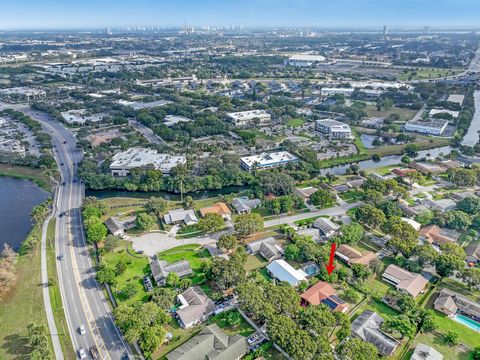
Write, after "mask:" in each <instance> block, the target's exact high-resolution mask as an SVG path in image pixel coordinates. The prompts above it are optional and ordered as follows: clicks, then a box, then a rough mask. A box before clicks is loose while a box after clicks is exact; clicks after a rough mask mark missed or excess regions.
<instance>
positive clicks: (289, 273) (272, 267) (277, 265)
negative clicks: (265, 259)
mask: <svg viewBox="0 0 480 360" xmlns="http://www.w3.org/2000/svg"><path fill="white" fill-rule="evenodd" d="M267 270H268V272H269V273H270V274H271V275H272V276H273V277H274V278H276V279H278V280H280V281H286V282H288V283H289V284H290V285H292V286H297V285H298V283H299V282H300V281H304V280H307V274H306V273H305V271H303V270H296V269H294V268H293V267H292V266H291V265H290V264H289V263H287V262H286V261H285V260H274V261H272V262H271V263H270V264H269V265H268V266H267Z"/></svg>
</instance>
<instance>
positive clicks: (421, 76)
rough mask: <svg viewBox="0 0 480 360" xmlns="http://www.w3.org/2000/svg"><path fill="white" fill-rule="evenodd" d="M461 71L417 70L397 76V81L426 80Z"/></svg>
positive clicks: (460, 70)
mask: <svg viewBox="0 0 480 360" xmlns="http://www.w3.org/2000/svg"><path fill="white" fill-rule="evenodd" d="M462 71H463V70H462V69H440V68H417V69H412V70H408V71H406V72H403V73H401V74H400V75H398V76H397V80H426V79H435V78H439V77H444V76H451V75H455V74H459V73H461V72H462Z"/></svg>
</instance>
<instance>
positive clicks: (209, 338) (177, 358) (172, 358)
mask: <svg viewBox="0 0 480 360" xmlns="http://www.w3.org/2000/svg"><path fill="white" fill-rule="evenodd" d="M247 351H248V346H247V341H246V339H245V338H244V337H243V336H241V335H238V334H234V335H227V334H226V333H224V332H223V330H222V329H220V328H219V327H218V325H216V324H211V325H208V326H207V327H206V328H205V329H203V330H202V331H200V332H199V333H198V334H197V335H195V336H194V337H193V338H191V339H190V340H188V341H187V342H185V343H184V344H182V345H180V346H179V347H177V348H176V349H175V350H173V351H171V352H170V353H168V354H167V356H166V358H167V360H227V359H228V360H238V359H241V358H242V357H243V356H244V355H245V354H246V353H247Z"/></svg>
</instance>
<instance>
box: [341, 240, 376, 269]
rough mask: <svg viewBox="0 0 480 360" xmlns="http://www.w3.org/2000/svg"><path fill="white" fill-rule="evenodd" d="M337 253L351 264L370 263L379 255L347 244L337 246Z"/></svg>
mask: <svg viewBox="0 0 480 360" xmlns="http://www.w3.org/2000/svg"><path fill="white" fill-rule="evenodd" d="M335 255H336V256H337V257H338V258H340V259H341V260H343V261H345V262H346V263H347V264H349V265H351V264H362V265H368V264H370V262H371V261H372V260H374V259H376V258H377V256H376V255H375V254H374V253H373V252H371V251H366V252H364V253H362V252H361V251H360V250H357V249H355V248H354V247H352V246H349V245H345V244H342V245H340V246H339V247H338V248H337V251H335Z"/></svg>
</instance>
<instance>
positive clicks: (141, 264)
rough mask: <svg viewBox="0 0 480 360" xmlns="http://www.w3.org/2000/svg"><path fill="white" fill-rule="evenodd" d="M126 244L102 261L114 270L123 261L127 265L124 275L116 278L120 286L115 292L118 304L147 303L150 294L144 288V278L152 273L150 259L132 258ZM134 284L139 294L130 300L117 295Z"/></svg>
mask: <svg viewBox="0 0 480 360" xmlns="http://www.w3.org/2000/svg"><path fill="white" fill-rule="evenodd" d="M125 245H126V243H125V242H124V241H122V242H121V245H120V246H119V247H118V248H117V249H115V250H114V251H113V252H111V253H107V254H105V255H103V257H102V261H103V262H104V263H106V264H108V265H110V266H112V267H113V268H115V266H116V265H117V264H118V262H119V261H122V262H123V263H125V265H126V268H127V269H126V270H125V272H124V273H122V274H120V275H118V276H117V277H116V279H117V281H118V284H117V286H116V288H115V289H113V292H114V294H115V298H116V300H117V301H118V302H125V303H127V304H129V305H131V304H134V303H136V302H139V301H140V302H142V301H146V300H147V299H148V294H147V292H146V291H145V289H144V287H143V282H142V279H143V277H144V276H145V275H146V274H148V273H150V266H149V262H148V259H147V258H146V257H145V256H140V255H136V256H132V255H130V254H129V253H128V252H127V251H126V250H125ZM129 283H134V284H135V285H136V286H137V293H136V294H135V295H134V296H132V297H131V298H130V299H124V298H123V297H122V296H121V294H117V293H116V291H120V290H122V289H123V288H124V287H125V286H126V285H127V284H129Z"/></svg>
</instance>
